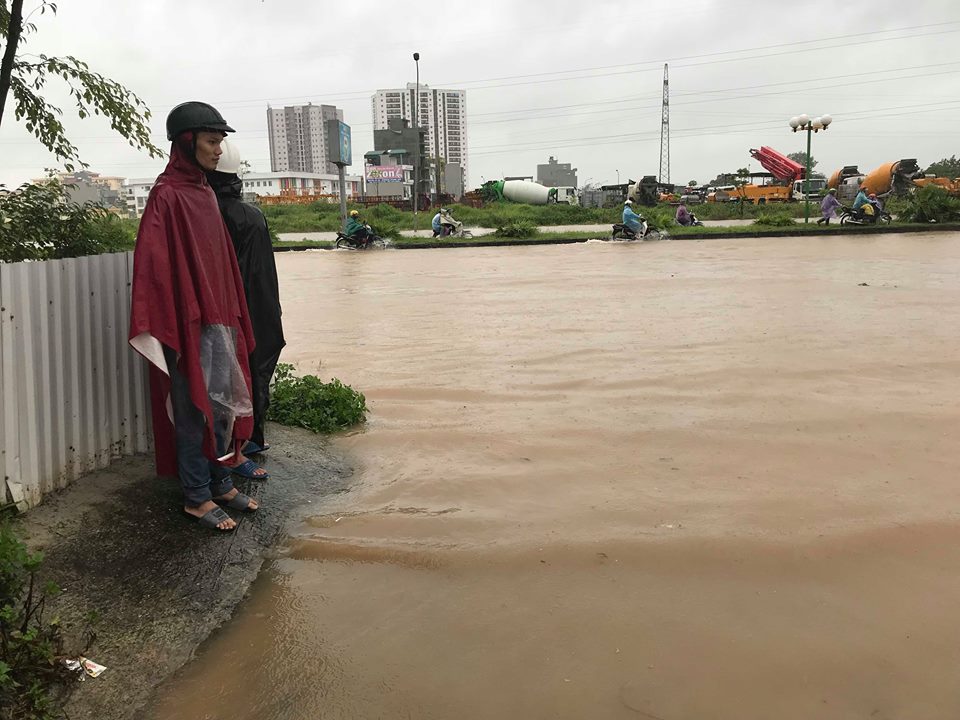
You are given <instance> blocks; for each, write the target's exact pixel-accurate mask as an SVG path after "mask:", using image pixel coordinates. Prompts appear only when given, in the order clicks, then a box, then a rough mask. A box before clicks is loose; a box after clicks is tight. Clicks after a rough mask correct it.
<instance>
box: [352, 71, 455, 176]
mask: <svg viewBox="0 0 960 720" xmlns="http://www.w3.org/2000/svg"><path fill="white" fill-rule="evenodd" d="M416 94H417V86H416V84H415V83H407V87H406V88H397V89H393V90H377V92H376V93H374V95H373V97H372V98H371V99H370V100H371V104H372V107H373V129H374V130H386V129H387V128H388V126H389V121H390V119H391V118H403V119H405V120H407V121H409V123H410V125H411V126H413V125H414V124H415V123H414V120H413V108H414V101H415V99H416ZM416 104H417V115H418V116H419V119H418V124H419V126H420V128H421V129H424V130H426V131H427V136H426V143H425V144H426V152H427V155H429V156H431V157H437V158H440V160H441V168H440V169H441V170H442V171H445V166H446V165H447V164H452V163H457V164H459V166H460V169H461V175H462V178H463V183H462V186H463V187H468V185H467V175H468V170H469V169H468V166H467V93H466V91H465V90H436V89H433V88H431V87H429V86H427V85H420V101H419V102H418V103H416ZM438 174H439V175H442V172H441V173H438V172H437V168H436V167H435V168H434V173H432V175H431V177H432V178H434V179H433V181H432V184H433V186H434V190H436V189H437V188H436V180H435V178H436V177H437V175H438ZM442 184H443V181H442V180H441V185H442ZM440 189H441V191H442V192H446V188H443V187H441V188H440Z"/></svg>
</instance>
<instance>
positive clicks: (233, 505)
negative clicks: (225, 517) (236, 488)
mask: <svg viewBox="0 0 960 720" xmlns="http://www.w3.org/2000/svg"><path fill="white" fill-rule="evenodd" d="M213 501H214V502H215V503H216V504H217V505H220V506H221V507H228V508H230V509H231V510H239V511H241V512H247V513H252V512H256V511H257V509H258V508H251V507H250V496H249V495H244V494H243V493H242V492H238V493H237V494H236V495H234V496H233V497H232V498H230V499H229V500H224V499H223V498H214V499H213ZM218 509H219V508H218ZM211 512H212V511H211ZM220 512H223V510H220ZM224 514H226V513H224Z"/></svg>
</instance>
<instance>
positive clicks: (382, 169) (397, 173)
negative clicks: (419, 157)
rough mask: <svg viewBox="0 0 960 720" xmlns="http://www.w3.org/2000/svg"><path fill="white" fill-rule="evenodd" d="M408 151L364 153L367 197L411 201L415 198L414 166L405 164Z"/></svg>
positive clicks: (372, 151) (373, 151)
mask: <svg viewBox="0 0 960 720" xmlns="http://www.w3.org/2000/svg"><path fill="white" fill-rule="evenodd" d="M407 154H408V153H407V151H406V150H404V149H402V148H400V149H396V150H371V151H370V152H368V153H364V155H363V161H364V170H363V179H364V184H365V186H366V193H365V194H366V197H367V198H368V199H369V198H373V199H376V198H386V199H388V200H409V199H410V198H411V197H412V196H413V165H407V164H405V163H404V159H405V157H406V155H407Z"/></svg>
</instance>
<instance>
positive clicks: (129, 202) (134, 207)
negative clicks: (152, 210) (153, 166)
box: [123, 178, 157, 218]
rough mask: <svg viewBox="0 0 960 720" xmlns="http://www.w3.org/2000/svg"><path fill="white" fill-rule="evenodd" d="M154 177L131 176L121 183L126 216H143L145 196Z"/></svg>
mask: <svg viewBox="0 0 960 720" xmlns="http://www.w3.org/2000/svg"><path fill="white" fill-rule="evenodd" d="M156 181H157V179H156V178H131V179H129V180H126V181H124V183H123V201H124V207H125V209H126V214H127V216H128V217H137V218H138V217H143V209H144V208H145V207H146V206H147V198H148V197H150V191H151V190H152V189H153V184H154V183H155V182H156Z"/></svg>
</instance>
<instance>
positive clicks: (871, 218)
mask: <svg viewBox="0 0 960 720" xmlns="http://www.w3.org/2000/svg"><path fill="white" fill-rule="evenodd" d="M873 208H874V211H873V213H872V214H869V215H868V214H867V213H859V212H857V211H856V210H854V209H853V208H851V207H847V206H846V205H841V206H840V224H841V225H876V224H877V223H881V224H884V225H886V224H889V223H890V222H891V221H892V220H893V216H892V215H890V213H888V212H887V211H886V210H883V209H881V208H878V207H877V206H875V205H874V206H873Z"/></svg>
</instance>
